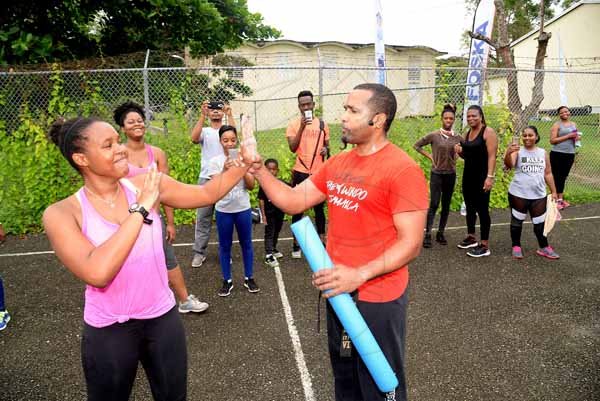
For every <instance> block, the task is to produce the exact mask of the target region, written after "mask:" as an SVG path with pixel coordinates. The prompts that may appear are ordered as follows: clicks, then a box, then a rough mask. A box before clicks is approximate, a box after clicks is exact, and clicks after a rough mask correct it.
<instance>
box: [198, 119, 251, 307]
mask: <svg viewBox="0 0 600 401" xmlns="http://www.w3.org/2000/svg"><path fill="white" fill-rule="evenodd" d="M219 140H220V142H221V145H222V146H223V154H222V155H218V156H215V157H213V158H212V159H210V161H209V166H208V175H209V176H210V177H211V180H212V177H213V176H214V175H216V174H220V173H222V172H226V171H227V170H229V169H230V168H231V167H232V166H234V165H235V163H236V161H237V160H238V157H239V155H238V152H237V145H238V138H237V131H236V129H235V127H233V126H231V125H223V126H222V127H221V128H220V129H219ZM253 188H254V176H253V175H252V174H250V173H246V174H245V175H244V177H243V179H241V180H240V181H239V182H238V183H237V184H236V185H235V186H234V187H233V189H232V190H231V191H230V192H229V193H228V194H227V195H225V196H224V197H223V199H221V200H220V201H218V202H217V203H216V205H215V210H216V219H217V233H218V235H219V262H220V264H221V272H222V274H223V285H222V286H221V288H220V289H219V291H218V295H219V296H221V297H226V296H229V295H230V294H231V290H232V289H233V279H232V276H231V245H232V242H233V228H234V227H235V229H236V231H237V234H238V239H239V241H240V246H241V247H242V257H243V260H244V287H246V289H247V290H248V291H249V292H251V293H256V292H259V291H260V288H259V287H258V285H257V284H256V282H255V281H254V277H253V270H254V266H253V265H254V261H253V260H254V250H253V248H252V213H251V208H250V196H249V194H248V190H252V189H253Z"/></svg>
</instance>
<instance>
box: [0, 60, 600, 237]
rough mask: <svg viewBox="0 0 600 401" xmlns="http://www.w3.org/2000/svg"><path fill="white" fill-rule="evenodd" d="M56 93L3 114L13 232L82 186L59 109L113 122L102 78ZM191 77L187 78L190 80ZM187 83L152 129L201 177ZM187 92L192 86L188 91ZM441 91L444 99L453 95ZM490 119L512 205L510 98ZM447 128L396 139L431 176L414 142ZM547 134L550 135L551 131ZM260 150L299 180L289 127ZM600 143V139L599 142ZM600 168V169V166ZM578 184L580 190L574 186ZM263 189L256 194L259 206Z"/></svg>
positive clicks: (496, 199) (270, 135)
mask: <svg viewBox="0 0 600 401" xmlns="http://www.w3.org/2000/svg"><path fill="white" fill-rule="evenodd" d="M51 84H52V90H51V94H52V96H51V99H50V100H49V102H48V104H47V109H46V110H40V109H36V110H35V111H31V110H29V107H28V105H27V103H23V105H22V107H21V109H20V110H21V111H20V119H19V121H20V122H19V125H18V127H16V129H14V130H12V129H11V130H8V129H7V127H6V125H5V124H4V122H3V121H2V120H1V119H0V158H1V160H2V163H0V205H1V207H0V222H2V223H3V226H4V228H5V229H6V230H7V231H8V232H10V233H13V234H24V233H28V232H35V231H40V230H41V216H42V213H43V211H44V209H45V208H46V207H47V206H48V205H50V204H51V203H53V202H56V201H58V200H60V199H63V198H66V197H67V196H69V195H70V194H72V193H73V192H75V191H76V190H77V189H78V188H79V187H80V186H81V185H82V180H81V177H80V176H79V175H78V174H77V173H76V172H75V171H74V170H73V168H71V166H70V165H69V164H68V163H67V162H66V160H64V158H63V157H62V155H61V154H60V152H59V150H58V149H57V148H56V147H55V146H54V144H52V143H51V142H50V141H49V140H48V139H47V138H46V131H47V129H48V127H49V125H50V123H51V122H52V121H54V119H55V118H56V117H57V116H60V115H63V116H75V115H77V113H81V114H84V115H88V114H96V115H99V116H101V117H103V118H105V119H106V120H107V121H111V118H110V115H111V111H112V110H109V109H108V106H106V103H105V102H103V101H102V91H101V90H99V89H98V83H97V82H95V81H93V80H92V81H87V84H86V87H87V88H88V89H86V90H87V97H86V98H85V99H84V100H83V101H82V100H81V99H78V100H77V101H74V100H73V99H70V98H69V97H68V96H66V95H65V93H64V91H63V81H62V78H61V75H60V74H59V73H58V72H57V73H56V74H55V75H54V76H53V77H52V79H51ZM187 84H188V83H186V85H187ZM184 92H185V91H184V90H183V88H178V87H176V86H174V87H173V88H172V90H171V91H170V93H169V107H168V113H167V112H162V113H159V114H158V115H157V120H159V121H160V119H162V118H164V119H167V120H168V122H169V131H168V134H167V135H165V134H164V133H155V132H152V131H149V132H148V134H147V141H148V142H149V143H151V144H153V145H156V146H158V147H160V148H161V149H163V150H164V151H165V152H166V154H167V156H168V158H169V165H170V168H171V175H172V176H173V177H174V178H175V179H177V180H179V181H182V182H186V183H196V182H197V177H198V173H199V168H200V151H201V149H200V147H199V146H196V145H193V144H192V143H191V141H190V139H189V132H190V130H191V127H190V126H189V124H188V121H187V119H186V113H187V112H188V107H189V104H187V103H186V101H185V99H184V97H185V95H184V94H183V93H184ZM186 93H187V92H186ZM442 95H443V94H438V97H439V99H442V100H444V101H445V100H448V99H445V98H444V96H442ZM6 104H7V101H6V98H5V97H4V96H3V95H2V94H0V105H6ZM441 108H442V104H438V105H437V106H436V115H439V113H440V112H441ZM484 111H485V114H486V120H487V122H488V125H489V126H490V127H493V128H495V129H496V131H497V133H498V137H499V151H498V157H497V168H496V177H497V178H496V183H495V185H494V189H493V191H492V194H491V206H492V207H493V208H505V207H507V195H506V194H507V190H508V185H509V183H510V180H511V178H512V175H511V174H512V173H505V172H504V171H503V170H502V165H503V163H502V155H503V154H504V151H505V149H506V146H507V144H508V143H509V142H510V140H511V138H512V130H511V118H510V113H509V111H508V109H507V108H506V107H505V106H502V105H490V106H485V107H484ZM550 124H551V122H538V123H537V125H538V127H539V128H540V133H542V136H543V137H542V142H541V145H542V146H543V147H546V148H547V146H546V145H543V144H547V143H548V138H547V135H548V134H547V133H548V132H549V128H550ZM438 128H439V119H438V118H435V117H434V118H420V117H416V118H405V119H401V120H396V121H395V122H394V124H393V125H392V128H391V130H390V133H389V137H390V140H391V141H392V142H393V143H395V144H397V145H398V146H400V147H401V148H402V149H404V150H405V151H406V152H408V154H409V155H410V156H411V157H412V158H413V159H414V160H416V161H417V162H418V163H419V165H420V166H421V168H422V169H423V171H424V173H425V175H426V177H427V178H429V171H430V163H429V161H428V160H427V159H425V158H424V157H422V156H421V155H419V154H418V153H417V152H416V151H415V150H414V149H413V147H412V146H413V144H414V143H415V141H416V140H417V139H418V138H420V137H421V136H423V135H425V134H427V133H428V132H431V131H434V130H436V129H438ZM330 129H331V141H330V143H331V150H332V154H335V153H337V152H340V151H341V150H340V145H341V142H340V137H341V127H340V126H339V125H335V124H330ZM544 135H545V136H544ZM256 136H257V141H258V144H259V151H260V153H261V155H262V156H263V157H264V158H268V157H273V158H276V159H277V160H278V161H279V164H280V176H281V178H282V179H283V180H285V181H288V182H289V181H290V179H291V168H292V166H293V164H294V155H293V154H292V153H291V152H290V151H289V149H288V146H287V141H286V139H285V130H284V129H275V130H270V131H262V132H257V133H256ZM593 137H594V135H586V154H582V155H580V156H578V158H579V157H583V158H585V159H586V160H585V163H586V165H587V164H590V165H593V166H595V165H596V164H597V163H596V164H594V163H593V160H591V159H590V158H592V159H593V158H594V157H596V158H597V156H598V154H599V153H598V150H599V149H600V143H595V142H594V139H593ZM596 142H600V141H597V140H596ZM462 169H463V163H462V162H461V161H459V162H458V166H457V176H458V177H459V178H458V180H457V185H456V189H455V192H454V196H453V199H452V204H451V207H452V209H453V210H458V209H459V208H460V204H461V202H462V194H461V180H460V177H461V176H462ZM599 174H600V172H599ZM571 188H573V187H569V188H568V191H567V192H568V195H569V199H570V200H574V201H576V202H582V201H599V200H600V195H599V194H598V191H589V190H587V189H586V188H583V187H582V188H576V189H577V191H572V189H571ZM571 191H572V192H571ZM256 193H257V189H255V190H254V191H253V193H252V194H251V199H252V202H253V204H255V205H256ZM194 218H195V211H194V210H176V212H175V222H176V224H189V223H192V222H193V221H194Z"/></svg>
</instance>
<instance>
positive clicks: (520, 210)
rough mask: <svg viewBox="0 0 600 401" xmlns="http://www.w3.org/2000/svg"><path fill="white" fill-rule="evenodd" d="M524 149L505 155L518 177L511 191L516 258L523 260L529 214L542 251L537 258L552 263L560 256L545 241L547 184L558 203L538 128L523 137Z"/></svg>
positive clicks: (516, 147) (514, 146)
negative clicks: (524, 225) (525, 230)
mask: <svg viewBox="0 0 600 401" xmlns="http://www.w3.org/2000/svg"><path fill="white" fill-rule="evenodd" d="M521 138H522V139H523V147H522V148H521V147H520V146H519V144H518V143H513V144H511V145H510V146H509V147H508V149H506V154H505V155H504V165H505V166H506V167H507V168H508V169H513V168H514V169H515V175H514V177H513V180H512V181H511V183H510V186H509V187H508V202H509V204H510V208H511V219H510V238H511V240H512V256H513V258H515V259H523V250H522V249H521V231H522V230H523V221H524V220H525V218H526V217H527V213H529V215H530V216H531V222H532V223H533V232H534V233H535V236H536V238H537V240H538V244H539V246H540V248H539V249H538V250H537V252H536V253H537V254H538V255H540V256H543V257H545V258H548V259H558V258H559V256H558V254H557V253H556V252H555V251H554V249H553V248H552V247H551V246H550V245H548V240H547V239H546V237H544V220H545V218H546V184H547V185H548V187H550V191H551V192H552V198H554V200H556V199H557V195H556V187H555V186H554V177H552V169H551V167H550V160H549V158H548V154H547V153H546V151H545V150H544V149H542V148H538V147H537V145H536V144H537V143H538V142H539V141H540V135H539V134H538V131H537V128H536V127H534V126H529V127H527V128H525V129H524V130H523V134H522V136H521Z"/></svg>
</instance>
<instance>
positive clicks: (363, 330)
mask: <svg viewBox="0 0 600 401" xmlns="http://www.w3.org/2000/svg"><path fill="white" fill-rule="evenodd" d="M291 228H292V232H293V233H294V236H295V237H296V240H297V241H298V244H299V245H300V248H302V251H303V252H304V256H305V257H306V260H308V264H309V266H310V268H311V269H312V271H314V272H317V271H319V270H321V269H331V268H332V267H333V263H332V262H331V259H330V258H329V255H328V254H327V251H326V250H325V247H323V243H322V242H321V239H320V238H319V235H318V234H317V232H316V231H315V228H314V226H313V225H312V223H311V221H310V219H309V218H308V217H304V218H303V219H301V220H300V221H298V222H296V223H294V224H292V226H291ZM329 302H330V303H331V306H332V307H333V310H334V311H335V313H336V315H337V317H338V318H339V319H340V322H341V323H342V326H344V329H346V332H347V333H348V336H350V339H351V340H352V343H353V344H354V346H355V347H356V350H357V351H358V353H359V355H360V357H361V358H362V360H363V362H364V363H365V365H366V366H367V369H369V372H370V373H371V377H373V380H375V383H376V384H377V388H379V390H380V391H382V392H384V393H387V392H390V391H393V390H394V389H395V388H396V387H397V386H398V379H397V378H396V375H395V374H394V371H393V370H392V368H391V366H390V364H389V363H388V361H387V359H386V358H385V355H383V352H382V351H381V348H379V344H377V341H376V340H375V337H373V333H371V330H370V329H369V327H368V326H367V323H366V322H365V319H363V317H362V315H361V314H360V312H359V311H358V308H357V307H356V305H355V304H354V301H353V300H352V297H350V295H349V294H346V293H344V294H339V295H336V296H335V297H332V298H329Z"/></svg>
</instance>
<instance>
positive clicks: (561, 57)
mask: <svg viewBox="0 0 600 401" xmlns="http://www.w3.org/2000/svg"><path fill="white" fill-rule="evenodd" d="M565 64H566V63H565V53H564V51H563V47H562V43H561V42H560V32H559V33H558V68H559V70H560V73H559V74H558V76H559V81H558V89H559V92H560V104H561V106H566V105H568V104H569V100H568V99H567V81H566V79H565V67H566V66H565Z"/></svg>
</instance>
